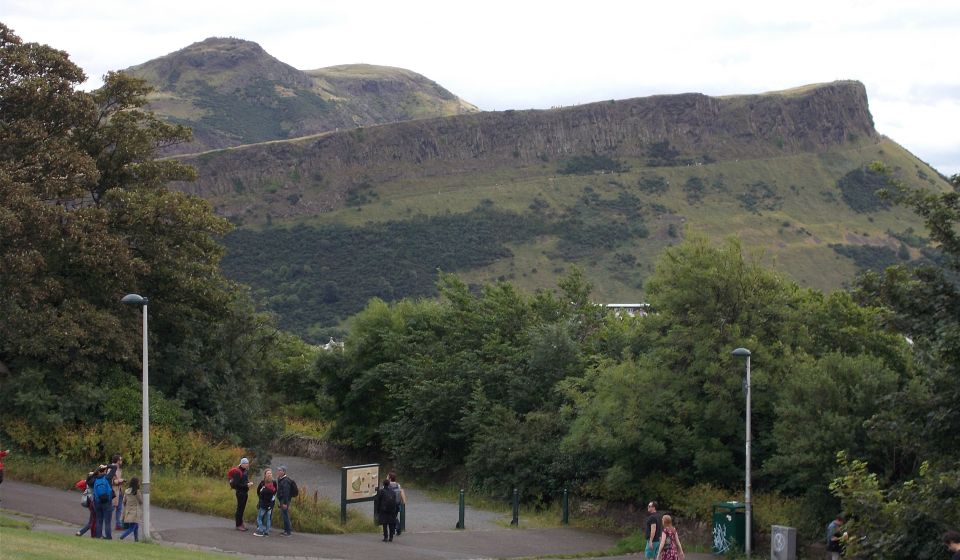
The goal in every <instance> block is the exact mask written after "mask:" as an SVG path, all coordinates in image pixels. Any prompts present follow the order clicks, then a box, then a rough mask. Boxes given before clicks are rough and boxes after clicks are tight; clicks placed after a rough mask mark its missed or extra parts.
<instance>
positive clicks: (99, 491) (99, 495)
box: [93, 476, 113, 504]
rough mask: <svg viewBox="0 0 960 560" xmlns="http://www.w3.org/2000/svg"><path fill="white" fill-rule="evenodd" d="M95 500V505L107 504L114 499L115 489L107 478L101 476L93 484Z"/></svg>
mask: <svg viewBox="0 0 960 560" xmlns="http://www.w3.org/2000/svg"><path fill="white" fill-rule="evenodd" d="M93 498H94V500H95V503H100V504H105V503H107V502H109V501H110V500H111V498H113V489H112V488H110V481H109V480H107V477H106V476H101V477H99V478H97V480H95V481H94V482H93Z"/></svg>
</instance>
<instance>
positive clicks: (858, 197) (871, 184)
mask: <svg viewBox="0 0 960 560" xmlns="http://www.w3.org/2000/svg"><path fill="white" fill-rule="evenodd" d="M837 187H838V188H839V189H840V195H841V196H842V197H843V201H844V202H846V203H847V206H849V207H850V208H851V209H852V210H854V211H855V212H875V211H877V210H883V209H885V208H889V207H890V206H891V205H892V203H891V201H890V200H889V199H884V198H880V197H879V196H877V191H880V190H883V189H887V188H889V187H890V181H889V177H888V175H886V174H884V173H883V172H880V171H878V170H876V169H874V168H870V167H868V168H865V169H864V168H861V169H854V170H853V171H851V172H849V173H847V174H846V175H844V176H843V177H842V178H840V180H839V181H837Z"/></svg>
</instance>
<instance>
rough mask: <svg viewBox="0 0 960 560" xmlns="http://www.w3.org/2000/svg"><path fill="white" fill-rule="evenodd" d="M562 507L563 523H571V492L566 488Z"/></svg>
mask: <svg viewBox="0 0 960 560" xmlns="http://www.w3.org/2000/svg"><path fill="white" fill-rule="evenodd" d="M561 507H562V509H563V518H562V519H561V523H563V524H564V525H569V524H570V492H569V491H568V490H567V489H566V488H564V489H563V502H562V503H561Z"/></svg>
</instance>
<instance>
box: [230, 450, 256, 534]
mask: <svg viewBox="0 0 960 560" xmlns="http://www.w3.org/2000/svg"><path fill="white" fill-rule="evenodd" d="M249 468H250V460H249V459H247V458H246V457H241V458H240V464H239V465H237V466H236V467H233V468H232V469H230V471H229V472H228V473H227V478H228V480H229V481H230V488H233V490H234V491H235V492H236V493H237V513H236V514H235V515H234V521H236V523H237V531H246V530H247V526H246V525H244V524H243V514H244V510H246V509H247V495H248V493H249V492H250V487H251V486H253V483H252V482H250V477H249V476H247V469H249Z"/></svg>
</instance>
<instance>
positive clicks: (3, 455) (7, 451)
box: [0, 449, 10, 484]
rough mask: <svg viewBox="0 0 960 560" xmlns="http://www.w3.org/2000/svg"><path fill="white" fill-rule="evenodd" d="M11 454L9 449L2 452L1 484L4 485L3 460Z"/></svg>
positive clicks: (0, 451) (0, 463)
mask: <svg viewBox="0 0 960 560" xmlns="http://www.w3.org/2000/svg"><path fill="white" fill-rule="evenodd" d="M9 454H10V450H9V449H3V450H0V484H3V458H4V457H6V456H7V455H9Z"/></svg>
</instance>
